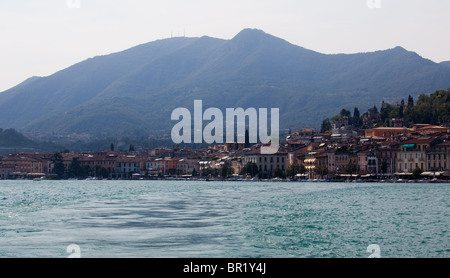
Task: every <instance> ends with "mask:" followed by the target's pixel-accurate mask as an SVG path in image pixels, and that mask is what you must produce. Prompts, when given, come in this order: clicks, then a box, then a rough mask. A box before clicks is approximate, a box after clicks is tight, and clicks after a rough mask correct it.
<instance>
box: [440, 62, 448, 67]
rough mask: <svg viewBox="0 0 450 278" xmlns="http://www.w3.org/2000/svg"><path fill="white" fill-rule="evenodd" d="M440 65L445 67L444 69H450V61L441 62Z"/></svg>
mask: <svg viewBox="0 0 450 278" xmlns="http://www.w3.org/2000/svg"><path fill="white" fill-rule="evenodd" d="M439 64H440V65H442V66H444V67H449V68H450V61H444V62H440V63H439Z"/></svg>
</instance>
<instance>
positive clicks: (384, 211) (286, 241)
mask: <svg viewBox="0 0 450 278" xmlns="http://www.w3.org/2000/svg"><path fill="white" fill-rule="evenodd" d="M449 196H450V184H424V183H417V184H410V183H386V184H382V183H308V182H215V181H210V182H208V181H95V180H89V181H39V182H36V181H0V257H1V258H17V257H19V258H36V257H37V258H65V257H68V256H69V255H71V254H72V253H68V250H67V248H68V246H70V245H73V244H75V245H76V247H79V250H76V249H75V250H76V251H75V253H76V254H75V255H79V256H81V257H83V258H91V257H95V258H104V257H106V258H116V257H118V258H180V257H181V258H194V257H195V258H205V257H207V258H367V257H369V256H371V253H369V252H368V250H367V248H368V246H370V245H376V246H377V247H379V251H378V252H377V253H376V255H377V256H379V257H384V258H410V257H413V258H443V257H447V258H448V257H450V231H449V224H450V198H449ZM69 251H70V250H69ZM72 255H74V254H72Z"/></svg>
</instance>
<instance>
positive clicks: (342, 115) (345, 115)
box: [339, 109, 351, 118]
mask: <svg viewBox="0 0 450 278" xmlns="http://www.w3.org/2000/svg"><path fill="white" fill-rule="evenodd" d="M339 115H340V116H341V117H348V118H350V117H351V113H350V111H349V110H347V109H342V110H341V113H340V114H339Z"/></svg>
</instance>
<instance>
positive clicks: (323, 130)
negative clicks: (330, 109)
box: [320, 118, 333, 133]
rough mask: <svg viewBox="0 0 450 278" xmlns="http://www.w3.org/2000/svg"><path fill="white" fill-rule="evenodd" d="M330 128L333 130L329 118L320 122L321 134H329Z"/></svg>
mask: <svg viewBox="0 0 450 278" xmlns="http://www.w3.org/2000/svg"><path fill="white" fill-rule="evenodd" d="M332 128H333V126H332V125H331V121H330V118H326V119H325V120H323V122H322V126H321V128H320V132H321V133H327V132H330V131H331V129H332Z"/></svg>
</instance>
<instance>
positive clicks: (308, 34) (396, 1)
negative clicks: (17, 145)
mask: <svg viewBox="0 0 450 278" xmlns="http://www.w3.org/2000/svg"><path fill="white" fill-rule="evenodd" d="M448 11H450V1H448V0H369V1H367V0H239V1H238V0H226V1H225V0H165V1H152V0H127V1H125V0H0V37H1V38H0V76H1V78H0V91H4V90H6V89H8V88H10V87H12V86H14V85H17V84H18V83H20V82H22V81H23V80H25V79H27V78H29V77H31V76H47V75H50V74H53V73H55V72H56V71H58V70H61V69H64V68H66V67H68V66H70V65H72V64H74V63H77V62H80V61H82V60H85V59H87V58H90V57H93V56H96V55H104V54H109V53H113V52H117V51H121V50H125V49H127V48H130V47H132V46H135V45H138V44H141V43H146V42H150V41H154V40H158V39H162V38H169V37H171V36H182V35H186V36H187V37H200V36H203V35H207V36H211V37H215V38H222V39H231V38H232V37H233V36H234V35H236V34H237V33H238V32H239V31H241V30H242V29H244V28H258V29H262V30H263V31H265V32H266V33H269V34H272V35H274V36H277V37H281V38H283V39H285V40H287V41H289V42H291V43H293V44H296V45H300V46H303V47H305V48H309V49H312V50H315V51H318V52H322V53H327V54H332V53H357V52H369V51H375V50H384V49H389V48H393V47H395V46H402V47H404V48H406V49H408V50H410V51H415V52H417V53H418V54H419V55H421V56H423V57H425V58H428V59H430V60H433V61H435V62H441V61H448V60H450V36H449V31H448V30H449V29H450V21H449V17H448Z"/></svg>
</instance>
